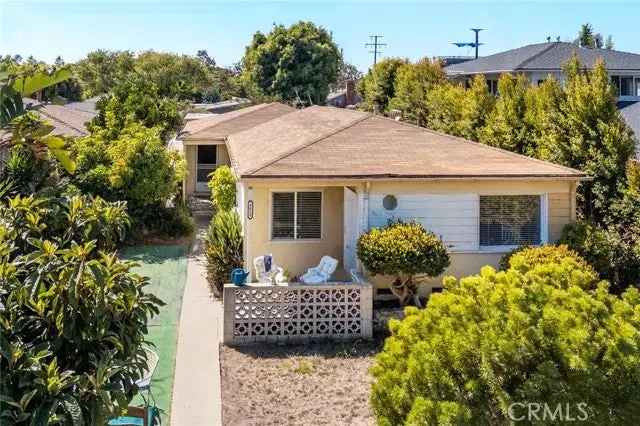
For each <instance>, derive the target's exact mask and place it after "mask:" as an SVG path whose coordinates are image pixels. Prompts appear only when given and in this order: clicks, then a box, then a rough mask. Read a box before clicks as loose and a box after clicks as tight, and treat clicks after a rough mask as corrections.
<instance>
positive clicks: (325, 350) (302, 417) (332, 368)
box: [220, 340, 382, 426]
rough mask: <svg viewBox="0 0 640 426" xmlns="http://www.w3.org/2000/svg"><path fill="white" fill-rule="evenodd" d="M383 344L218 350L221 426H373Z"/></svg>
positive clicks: (250, 347) (360, 342)
mask: <svg viewBox="0 0 640 426" xmlns="http://www.w3.org/2000/svg"><path fill="white" fill-rule="evenodd" d="M381 347H382V341H381V340H375V341H371V342H369V341H356V342H348V343H336V342H322V343H311V344H307V345H299V346H273V345H267V344H264V345H256V346H247V347H240V348H230V347H226V346H221V347H220V365H221V379H222V420H223V424H224V425H234V426H236V425H373V424H375V420H374V417H373V413H372V411H371V408H370V406H369V391H370V388H371V377H370V375H369V373H368V370H369V367H370V366H371V365H372V363H373V358H374V356H375V355H376V354H377V353H378V352H379V351H380V350H381Z"/></svg>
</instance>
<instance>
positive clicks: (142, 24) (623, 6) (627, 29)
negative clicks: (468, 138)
mask: <svg viewBox="0 0 640 426" xmlns="http://www.w3.org/2000/svg"><path fill="white" fill-rule="evenodd" d="M639 18H640V1H637V0H636V1H626V2H619V3H613V2H604V1H602V2H587V1H566V2H556V1H536V2H520V1H500V2H481V1H458V2H432V1H398V0H396V1H392V0H386V1H379V0H375V1H371V0H370V1H359V0H351V1H350V0H343V1H339V2H338V1H303V0H299V1H294V0H289V1H281V2H271V1H257V0H254V1H216V0H209V1H184V0H183V1H178V0H174V1H151V0H147V1H143V0H130V1H119V0H102V1H100V0H76V1H70V0H66V1H45V0H42V1H33V0H22V1H8V0H0V54H3V55H4V54H7V53H11V54H15V53H19V54H21V55H22V56H24V57H26V56H28V55H33V56H35V57H36V58H38V59H42V60H45V61H49V62H51V61H53V59H54V58H55V57H56V56H58V55H61V56H62V57H63V58H64V59H65V60H66V61H75V60H77V59H79V58H81V57H83V56H84V55H85V54H86V53H87V52H89V51H91V50H94V49H98V48H103V49H129V50H133V51H140V50H146V49H154V50H160V51H172V52H180V53H188V54H195V52H196V51H197V50H198V49H207V50H208V52H209V54H210V55H211V56H213V57H214V58H215V59H216V61H217V62H218V63H219V64H221V65H231V64H233V63H234V62H237V61H238V60H239V59H240V58H241V57H242V54H243V52H244V47H245V46H246V45H247V43H249V41H250V40H251V36H252V34H253V33H254V32H255V31H256V30H260V31H263V32H268V31H269V29H270V28H271V26H272V25H273V23H282V24H285V25H288V24H291V23H294V22H296V21H298V20H311V21H313V22H315V23H317V24H320V25H322V26H324V27H325V28H327V29H328V30H330V31H332V33H333V36H334V39H335V40H336V42H337V43H338V45H339V46H340V47H341V48H342V49H343V52H344V56H345V58H346V59H347V60H348V61H350V62H352V63H354V64H355V65H357V66H358V67H359V68H360V69H362V70H366V69H367V68H368V67H369V66H370V63H371V62H372V56H371V55H370V54H369V53H368V49H366V48H365V47H364V43H366V42H368V41H369V40H368V36H369V35H370V34H382V35H384V40H383V41H384V42H386V43H387V44H388V46H387V47H386V48H385V49H384V52H383V56H402V57H408V58H410V59H417V58H419V57H423V56H436V55H466V54H471V53H472V52H471V50H469V49H467V48H458V47H455V46H453V45H452V44H451V42H454V41H471V39H472V37H473V34H472V33H471V32H470V31H469V28H471V27H481V28H486V31H484V32H483V33H481V41H482V42H484V43H486V45H485V46H482V47H481V54H490V53H495V52H499V51H502V50H506V49H509V48H513V47H517V46H521V45H524V44H528V43H536V42H543V41H544V40H545V39H546V37H547V36H552V37H553V38H554V39H555V37H556V36H560V37H561V39H562V40H569V39H571V38H573V37H575V34H576V33H577V31H578V28H579V26H580V24H581V23H584V22H590V23H591V24H593V26H594V27H595V29H596V30H597V31H598V32H601V33H603V34H604V35H605V36H606V35H609V34H611V35H612V36H613V39H614V42H615V45H616V49H619V50H625V51H633V52H638V53H640V37H639V36H640V28H639V27H640V20H639Z"/></svg>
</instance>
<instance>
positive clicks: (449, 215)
mask: <svg viewBox="0 0 640 426" xmlns="http://www.w3.org/2000/svg"><path fill="white" fill-rule="evenodd" d="M386 195H388V194H381V193H372V194H371V195H370V198H369V227H371V228H373V227H381V226H384V225H386V224H387V222H388V221H389V220H390V219H402V220H404V221H416V222H419V223H420V224H422V226H424V227H425V229H427V230H429V231H431V232H433V233H434V234H436V235H438V236H440V238H442V240H443V241H444V242H445V244H446V245H447V247H448V248H449V250H453V251H466V250H477V249H478V214H479V212H478V195H477V194H404V195H395V194H391V195H395V197H396V198H397V200H398V206H397V207H396V209H395V210H393V211H388V210H385V209H384V207H383V206H382V199H383V198H384V197H385V196H386Z"/></svg>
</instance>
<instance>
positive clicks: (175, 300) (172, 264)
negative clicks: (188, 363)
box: [121, 245, 187, 424]
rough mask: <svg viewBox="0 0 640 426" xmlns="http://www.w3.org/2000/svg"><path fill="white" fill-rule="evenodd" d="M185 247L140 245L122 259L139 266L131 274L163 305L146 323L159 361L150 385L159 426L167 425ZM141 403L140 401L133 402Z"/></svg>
mask: <svg viewBox="0 0 640 426" xmlns="http://www.w3.org/2000/svg"><path fill="white" fill-rule="evenodd" d="M186 255H187V246H185V245H144V246H136V247H129V248H127V249H125V250H124V251H123V253H122V255H121V257H122V258H124V259H127V260H133V261H136V262H139V263H140V266H139V267H138V268H136V269H135V272H136V273H138V274H141V275H145V276H147V277H149V278H150V280H151V284H150V285H149V287H147V291H149V292H151V293H153V294H155V295H156V296H157V297H159V298H160V299H162V301H163V302H164V303H166V305H165V306H163V307H161V308H160V314H159V315H157V316H156V317H154V318H153V319H152V320H151V321H150V322H149V332H148V334H147V339H148V340H149V341H150V342H152V343H153V344H154V345H155V346H156V348H155V350H156V352H157V353H158V355H159V357H160V360H159V362H158V367H157V369H156V372H155V374H154V376H153V379H152V382H151V389H152V391H153V395H154V397H155V400H156V405H157V406H158V407H159V408H160V409H161V410H162V412H163V416H162V417H163V419H162V424H169V418H170V410H171V393H172V391H173V376H174V370H175V360H176V345H177V340H178V325H179V321H180V310H181V308H182V295H183V293H184V286H185V283H186V281H187V256H186ZM134 403H135V404H139V403H141V400H140V398H136V399H135V400H134Z"/></svg>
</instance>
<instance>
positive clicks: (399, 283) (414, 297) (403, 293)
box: [391, 275, 422, 308]
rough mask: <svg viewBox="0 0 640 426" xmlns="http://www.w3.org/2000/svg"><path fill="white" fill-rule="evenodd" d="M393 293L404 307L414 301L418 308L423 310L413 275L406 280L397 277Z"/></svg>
mask: <svg viewBox="0 0 640 426" xmlns="http://www.w3.org/2000/svg"><path fill="white" fill-rule="evenodd" d="M391 293H393V295H394V296H396V297H397V298H398V300H399V301H400V304H401V305H402V306H406V305H408V304H409V303H410V302H411V301H413V303H414V304H415V305H416V306H417V307H418V308H422V303H421V302H420V298H419V297H418V294H417V292H416V286H415V285H414V283H413V277H412V276H411V275H410V276H409V277H407V279H405V280H403V279H402V277H400V276H397V277H396V279H395V280H394V281H393V283H391Z"/></svg>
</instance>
